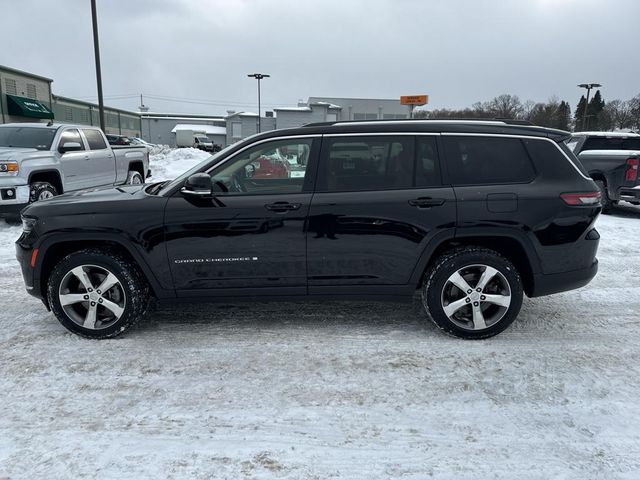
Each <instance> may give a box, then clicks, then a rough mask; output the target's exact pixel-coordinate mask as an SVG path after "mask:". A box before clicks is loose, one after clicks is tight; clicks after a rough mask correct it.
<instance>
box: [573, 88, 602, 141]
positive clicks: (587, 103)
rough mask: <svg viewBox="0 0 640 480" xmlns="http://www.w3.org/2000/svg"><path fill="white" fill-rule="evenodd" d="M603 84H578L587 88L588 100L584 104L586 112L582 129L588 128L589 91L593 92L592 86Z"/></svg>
mask: <svg viewBox="0 0 640 480" xmlns="http://www.w3.org/2000/svg"><path fill="white" fill-rule="evenodd" d="M601 86H602V85H600V84H599V83H581V84H580V85H578V87H580V88H586V89H587V102H586V103H585V105H584V114H583V117H582V131H585V130H586V128H587V113H588V112H589V93H591V89H592V88H600V87H601Z"/></svg>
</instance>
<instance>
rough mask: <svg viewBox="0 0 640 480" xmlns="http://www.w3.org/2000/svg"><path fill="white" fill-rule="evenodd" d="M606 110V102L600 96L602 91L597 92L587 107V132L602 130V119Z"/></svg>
mask: <svg viewBox="0 0 640 480" xmlns="http://www.w3.org/2000/svg"><path fill="white" fill-rule="evenodd" d="M603 110H604V100H603V99H602V95H601V94H600V90H596V94H595V95H594V96H593V98H592V99H591V101H590V102H589V106H588V107H587V130H601V126H600V123H601V117H602V111H603Z"/></svg>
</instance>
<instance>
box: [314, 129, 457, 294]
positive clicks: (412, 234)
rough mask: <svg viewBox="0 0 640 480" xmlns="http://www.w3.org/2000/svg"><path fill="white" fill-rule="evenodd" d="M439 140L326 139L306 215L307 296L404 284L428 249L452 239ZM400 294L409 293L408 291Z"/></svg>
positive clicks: (452, 210) (451, 208) (450, 199)
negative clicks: (439, 239) (438, 238)
mask: <svg viewBox="0 0 640 480" xmlns="http://www.w3.org/2000/svg"><path fill="white" fill-rule="evenodd" d="M436 138H437V135H435V134H431V135H402V134H375V135H374V134H371V135H362V136H358V135H339V134H336V135H325V136H324V137H323V141H322V151H321V154H320V161H319V167H318V168H319V171H318V183H317V189H316V193H315V195H314V197H313V200H312V202H311V208H310V212H309V230H308V232H307V238H308V240H307V258H308V260H307V269H308V275H309V277H308V282H309V293H310V294H320V293H349V292H358V291H359V289H363V288H364V290H363V291H366V292H367V293H372V292H374V291H375V288H373V286H376V285H378V286H381V287H382V288H381V289H380V291H381V292H383V291H384V292H387V293H392V292H391V290H392V289H391V288H390V286H392V285H396V286H403V285H404V286H406V285H407V284H409V282H410V279H411V278H412V274H413V272H414V270H415V269H416V265H417V264H418V261H419V259H420V257H421V255H422V254H423V252H424V251H425V249H426V247H427V244H428V243H429V242H430V241H431V240H432V239H433V238H434V237H436V236H437V235H443V234H444V235H450V236H452V235H453V232H454V228H455V219H456V202H455V197H454V193H453V189H452V188H451V186H448V185H442V182H441V176H440V166H439V159H438V149H437V141H436ZM402 290H403V291H405V290H407V288H406V287H405V288H404V289H402Z"/></svg>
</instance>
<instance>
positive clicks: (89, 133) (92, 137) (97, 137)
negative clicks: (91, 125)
mask: <svg viewBox="0 0 640 480" xmlns="http://www.w3.org/2000/svg"><path fill="white" fill-rule="evenodd" d="M82 133H84V136H85V137H86V138H87V143H88V144H89V150H103V149H105V148H107V144H106V143H105V141H104V139H103V138H102V134H101V133H100V132H99V131H98V130H84V129H83V130H82Z"/></svg>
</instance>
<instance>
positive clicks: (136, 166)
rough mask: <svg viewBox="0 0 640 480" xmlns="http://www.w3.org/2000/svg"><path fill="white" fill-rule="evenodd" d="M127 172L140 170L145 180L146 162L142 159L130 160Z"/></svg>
mask: <svg viewBox="0 0 640 480" xmlns="http://www.w3.org/2000/svg"><path fill="white" fill-rule="evenodd" d="M127 172H138V173H139V174H140V175H142V179H143V180H144V179H145V178H146V177H145V172H144V163H143V162H142V160H136V161H133V162H130V163H129V167H128V169H127Z"/></svg>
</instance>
